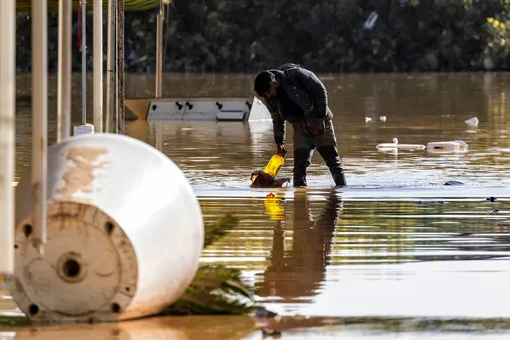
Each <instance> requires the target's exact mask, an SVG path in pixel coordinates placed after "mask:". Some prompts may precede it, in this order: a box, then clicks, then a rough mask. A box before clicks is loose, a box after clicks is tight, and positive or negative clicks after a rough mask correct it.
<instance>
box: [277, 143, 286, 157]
mask: <svg viewBox="0 0 510 340" xmlns="http://www.w3.org/2000/svg"><path fill="white" fill-rule="evenodd" d="M276 154H277V155H280V156H282V157H285V155H286V154H287V150H286V149H285V145H283V144H281V145H277V146H276Z"/></svg>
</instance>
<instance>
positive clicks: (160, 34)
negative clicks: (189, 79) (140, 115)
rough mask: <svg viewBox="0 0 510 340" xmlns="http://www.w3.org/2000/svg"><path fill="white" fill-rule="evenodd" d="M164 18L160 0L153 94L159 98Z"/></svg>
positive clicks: (160, 91)
mask: <svg viewBox="0 0 510 340" xmlns="http://www.w3.org/2000/svg"><path fill="white" fill-rule="evenodd" d="M164 20H165V10H164V6H163V2H162V1H160V5H159V13H158V17H157V20H156V21H157V24H156V85H155V86H154V88H155V96H156V98H161V95H162V92H163V91H162V90H163V89H162V86H161V85H162V77H163V22H164Z"/></svg>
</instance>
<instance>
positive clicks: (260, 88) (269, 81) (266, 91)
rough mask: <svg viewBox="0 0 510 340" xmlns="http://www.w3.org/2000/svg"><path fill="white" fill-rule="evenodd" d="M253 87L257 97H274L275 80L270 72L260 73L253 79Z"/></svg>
mask: <svg viewBox="0 0 510 340" xmlns="http://www.w3.org/2000/svg"><path fill="white" fill-rule="evenodd" d="M253 87H254V90H255V92H256V93H257V95H259V97H265V98H271V97H274V96H275V95H276V78H275V76H274V74H273V73H272V72H271V71H267V70H266V71H261V72H259V74H257V76H256V77H255V81H254V82H253Z"/></svg>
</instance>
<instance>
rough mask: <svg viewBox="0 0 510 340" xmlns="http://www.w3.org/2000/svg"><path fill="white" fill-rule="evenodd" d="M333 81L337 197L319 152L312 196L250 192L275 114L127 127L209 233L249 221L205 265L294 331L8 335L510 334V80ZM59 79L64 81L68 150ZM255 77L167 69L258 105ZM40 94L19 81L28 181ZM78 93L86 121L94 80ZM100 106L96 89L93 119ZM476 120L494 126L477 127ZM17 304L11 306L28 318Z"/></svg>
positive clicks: (189, 323)
mask: <svg viewBox="0 0 510 340" xmlns="http://www.w3.org/2000/svg"><path fill="white" fill-rule="evenodd" d="M321 78H322V79H323V81H324V83H325V85H326V87H327V88H328V90H329V103H330V107H331V109H332V111H333V114H334V115H335V117H334V128H335V131H336V135H337V139H338V146H339V150H340V153H341V156H342V158H343V162H344V168H345V173H346V180H347V184H348V186H347V187H345V188H341V189H334V188H333V185H334V183H333V180H332V178H331V177H330V174H329V171H328V169H327V168H326V166H325V163H324V161H323V160H322V159H321V157H320V155H318V154H315V155H314V157H313V160H312V165H311V166H310V168H309V172H308V184H309V187H308V188H307V189H297V190H296V189H294V188H292V187H289V188H282V189H250V188H249V184H250V173H251V171H253V170H257V169H261V168H263V167H264V166H265V164H266V163H267V161H268V160H269V158H270V157H271V155H272V154H273V152H274V151H275V146H274V142H273V135H272V125H271V122H270V121H257V122H246V123H239V122H221V123H216V122H200V123H198V122H176V121H152V120H150V119H149V121H130V122H127V123H126V134H128V135H130V136H133V137H135V138H138V139H141V140H143V141H146V142H147V143H149V144H151V145H153V146H155V147H156V148H158V149H159V150H161V151H162V152H163V153H165V154H166V155H167V156H168V157H169V158H170V159H171V160H172V161H174V162H175V163H176V164H177V165H178V166H179V167H180V168H181V169H182V170H183V171H184V173H185V175H186V176H187V178H188V179H189V181H190V182H191V184H192V185H193V187H194V189H195V192H196V194H197V196H198V198H199V200H200V204H201V207H202V212H203V216H204V219H205V222H206V224H209V223H214V222H216V221H217V220H218V219H219V218H221V217H222V216H223V215H224V214H225V213H227V212H231V213H233V214H235V215H236V216H237V217H238V218H239V219H240V223H239V225H238V226H237V227H236V228H235V229H233V230H231V231H230V232H229V233H228V234H227V235H226V236H225V237H223V238H222V239H220V240H219V241H217V242H215V243H214V244H213V245H211V246H210V247H208V248H207V249H205V250H204V251H203V256H202V261H203V262H209V263H219V264H226V265H229V266H233V267H237V268H241V269H242V270H243V274H244V278H245V279H246V281H247V282H248V283H250V284H251V285H253V286H254V287H255V288H256V290H257V295H258V300H259V301H260V304H262V305H264V306H265V307H266V308H267V309H269V310H271V311H274V312H276V313H278V314H279V315H281V316H282V317H283V319H282V320H283V321H282V320H281V322H280V323H279V325H276V326H275V325H273V326H271V325H269V326H268V327H273V328H278V327H279V329H280V331H281V334H265V335H264V334H263V333H262V331H260V330H257V329H256V327H255V323H254V321H253V320H252V319H251V318H249V317H245V316H239V317H238V316H236V317H209V316H208V317H185V318H181V317H179V318H176V317H174V318H152V319H147V320H138V321H134V322H125V323H120V324H117V325H94V326H90V325H80V326H59V327H30V328H22V327H15V328H13V327H6V326H1V328H0V339H2V340H3V339H28V338H30V339H49V338H50V337H56V338H62V339H64V338H65V339H82V338H83V339H85V338H87V339H89V338H90V339H92V338H94V339H102V338H109V339H110V338H111V339H245V340H253V339H262V338H263V337H264V336H266V338H271V337H273V338H275V336H276V337H280V338H281V339H301V338H306V339H343V338H345V339H423V338H427V339H461V338H462V339H478V338H487V339H500V338H501V339H503V338H510V308H508V305H509V303H510V292H509V289H508V287H509V284H510V202H509V200H510V199H509V198H510V139H509V136H510V132H509V131H510V101H507V98H510V77H508V75H507V74H502V73H499V74H490V73H487V74H483V73H477V74H455V75H437V74H419V75H418V74H416V75H363V76H361V75H344V76H337V75H323V76H322V77H321ZM79 81H80V78H79V76H77V77H75V78H74V82H76V84H79ZM55 84H56V83H55V79H52V80H51V81H50V89H51V93H50V94H51V95H52V98H50V114H51V116H50V122H49V126H50V132H49V136H50V139H51V140H52V141H53V140H54V139H55V135H56V133H55V128H56V99H55V98H56V92H55V91H56V85H55ZM251 84H252V77H251V76H244V75H231V76H227V75H225V76H224V75H217V76H201V75H194V76H190V75H167V76H166V78H165V82H164V95H165V96H179V95H194V96H251V95H252V92H251V88H252V85H251ZM29 85H30V80H29V78H26V77H19V79H18V85H17V87H18V93H19V95H20V98H21V99H20V100H19V101H18V113H17V132H16V136H17V137H16V138H17V155H16V178H15V180H17V179H19V177H20V176H21V174H22V171H23V169H24V168H25V167H26V166H27V164H28V162H29V160H30V147H31V139H30V129H31V122H30V106H29V103H27V102H26V98H25V97H23V95H25V94H27V93H29V92H28V91H29ZM53 85H55V86H53ZM76 91H77V92H76V93H74V97H73V108H74V111H73V121H74V122H75V123H78V122H79V120H80V117H81V113H80V107H81V103H80V102H79V100H80V92H78V91H79V87H78V86H77V87H76ZM89 91H90V93H92V92H91V87H90V90H89ZM152 92H153V78H152V77H147V76H140V75H130V76H128V79H127V96H128V97H147V96H151V94H152ZM23 98H25V99H23ZM91 104H92V96H89V103H88V105H87V106H88V107H89V108H90V109H89V111H90V112H89V120H91V119H92V109H91V107H92V105H91ZM381 117H385V118H381ZM472 117H477V118H478V120H479V124H478V126H470V125H468V124H466V123H465V121H466V120H468V119H470V118H472ZM287 133H288V135H287V140H288V141H289V142H288V144H287V146H288V149H289V151H290V152H289V154H288V155H287V158H286V163H285V165H284V167H283V168H282V170H281V175H282V176H285V175H289V176H290V175H291V173H292V156H293V155H292V143H291V141H292V128H291V127H290V126H289V127H288V129H287ZM393 138H398V141H399V143H410V144H424V145H426V144H427V143H428V142H440V141H452V140H462V141H464V142H466V143H467V144H468V145H469V147H468V151H467V152H462V153H431V152H427V151H426V150H423V151H399V152H398V153H389V152H380V151H377V150H376V145H377V144H379V143H391V141H392V139H393ZM448 181H457V182H461V183H457V184H459V185H445V183H446V182H448ZM269 193H273V194H274V195H275V197H274V198H267V197H266V196H267V195H268V194H269ZM4 295H5V296H4V298H3V301H2V299H0V310H3V311H4V312H9V311H11V312H12V311H14V309H15V306H14V303H13V302H12V300H10V299H9V297H8V294H7V293H4ZM286 318H288V319H286ZM285 320H288V321H285ZM264 322H266V323H267V322H269V323H271V322H273V323H274V322H275V321H271V320H270V321H267V320H266V321H264Z"/></svg>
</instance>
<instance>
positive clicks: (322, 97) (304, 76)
mask: <svg viewBox="0 0 510 340" xmlns="http://www.w3.org/2000/svg"><path fill="white" fill-rule="evenodd" d="M295 76H296V78H297V80H298V81H299V82H300V83H301V84H302V86H303V88H304V89H305V91H306V92H308V94H309V95H310V97H311V98H312V99H313V102H314V107H315V110H314V111H315V113H316V115H317V118H322V119H324V118H325V117H326V110H327V107H328V94H327V91H326V87H325V86H324V84H323V83H322V82H321V81H320V80H319V78H317V76H316V75H315V74H314V73H313V72H311V71H309V70H306V69H303V68H298V69H296V70H295Z"/></svg>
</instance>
